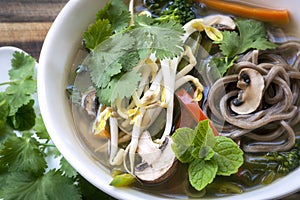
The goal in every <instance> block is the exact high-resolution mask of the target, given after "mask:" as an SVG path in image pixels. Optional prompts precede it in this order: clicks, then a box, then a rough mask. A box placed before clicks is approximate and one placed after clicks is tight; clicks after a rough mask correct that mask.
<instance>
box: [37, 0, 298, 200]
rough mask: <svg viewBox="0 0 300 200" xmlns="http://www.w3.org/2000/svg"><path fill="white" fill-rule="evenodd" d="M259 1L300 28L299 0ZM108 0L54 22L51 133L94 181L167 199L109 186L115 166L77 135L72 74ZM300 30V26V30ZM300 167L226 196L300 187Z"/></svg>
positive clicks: (278, 193)
mask: <svg viewBox="0 0 300 200" xmlns="http://www.w3.org/2000/svg"><path fill="white" fill-rule="evenodd" d="M247 2H253V3H254V4H257V5H263V6H268V5H269V6H270V7H272V8H287V9H288V10H290V11H291V13H293V14H292V23H293V24H294V26H295V27H297V28H296V29H297V30H299V28H300V12H298V8H299V6H300V2H299V1H298V0H289V1H286V0H269V1H261V0H251V1H250V0H248V1H247ZM105 3H106V1H105V0H84V1H83V0H70V1H69V2H68V3H67V5H66V6H65V7H64V8H63V10H62V11H61V13H60V14H59V15H58V17H57V19H56V20H55V22H54V24H53V25H52V27H51V29H50V31H49V33H48V35H47V37H46V39H45V42H44V45H43V47H42V51H41V56H40V59H39V61H40V66H39V70H38V98H39V105H40V109H41V113H42V115H43V118H44V121H45V125H46V127H47V129H48V131H49V134H50V136H51V138H52V140H53V142H54V143H55V145H56V146H57V147H58V149H59V150H60V151H61V153H62V154H63V155H64V157H65V158H66V159H67V161H68V162H69V163H70V164H71V165H72V166H73V167H74V168H75V169H76V170H77V171H78V172H79V173H80V174H81V175H82V176H83V177H85V178H86V179H87V180H88V181H89V182H91V183H92V184H94V185H95V186H96V187H98V188H99V189H101V190H103V191H104V192H106V193H108V194H109V195H111V196H113V197H115V198H117V199H152V200H155V199H161V198H159V197H157V196H153V195H151V194H146V193H143V192H140V191H137V190H133V189H130V188H115V187H112V186H109V182H110V181H111V176H110V174H109V171H108V170H107V169H105V168H104V167H103V166H101V165H100V164H99V163H98V162H97V161H96V160H95V159H94V158H93V157H92V156H91V155H90V154H89V153H88V151H86V149H85V148H84V147H83V145H82V143H81V142H80V141H79V139H78V138H77V136H76V134H75V125H74V122H73V118H72V113H71V106H70V104H69V102H68V99H67V96H66V92H65V89H66V86H67V84H68V73H69V72H70V66H71V64H72V63H73V61H74V57H75V54H76V51H77V49H78V46H79V45H80V42H81V39H82V33H83V31H84V30H86V28H87V26H88V24H89V23H90V22H91V21H92V20H93V19H94V16H95V14H96V12H97V11H98V10H99V9H100V8H101V7H102V6H103V5H104V4H105ZM299 32H300V31H299ZM299 178H300V168H299V169H297V170H295V171H294V172H292V173H291V174H289V175H288V176H286V177H284V178H282V179H280V180H277V181H275V182H274V183H272V184H271V185H269V186H266V187H263V188H261V189H257V190H254V191H251V192H246V193H243V194H241V195H237V196H231V197H229V198H224V199H231V200H234V199H244V200H246V199H255V200H258V199H274V198H279V197H282V196H285V195H287V194H290V193H292V192H294V191H296V190H298V189H300V181H299Z"/></svg>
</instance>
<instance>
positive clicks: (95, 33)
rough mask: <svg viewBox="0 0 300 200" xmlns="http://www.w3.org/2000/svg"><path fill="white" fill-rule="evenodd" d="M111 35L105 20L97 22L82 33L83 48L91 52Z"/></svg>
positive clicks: (109, 27) (108, 24)
mask: <svg viewBox="0 0 300 200" xmlns="http://www.w3.org/2000/svg"><path fill="white" fill-rule="evenodd" d="M111 35H112V29H111V25H110V22H109V21H108V20H106V19H104V20H97V21H96V22H95V23H93V24H91V25H90V26H89V28H88V29H87V30H86V31H85V32H84V33H83V40H84V44H85V47H86V48H88V49H90V50H93V49H95V48H96V46H97V45H98V44H100V43H101V42H103V41H104V40H106V39H107V38H108V37H109V36H111Z"/></svg>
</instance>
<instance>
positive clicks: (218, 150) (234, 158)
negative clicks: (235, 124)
mask: <svg viewBox="0 0 300 200" xmlns="http://www.w3.org/2000/svg"><path fill="white" fill-rule="evenodd" d="M216 139H217V142H216V145H215V146H214V148H213V150H214V151H215V157H214V158H215V160H216V161H217V163H218V172H217V174H218V175H223V176H229V175H230V174H233V173H236V172H237V171H238V168H239V167H240V166H241V165H242V164H243V162H244V160H243V156H242V155H243V151H242V150H241V149H240V148H239V147H238V145H237V144H236V143H234V142H232V140H231V139H229V138H227V137H221V136H217V137H216Z"/></svg>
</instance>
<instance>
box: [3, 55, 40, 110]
mask: <svg viewBox="0 0 300 200" xmlns="http://www.w3.org/2000/svg"><path fill="white" fill-rule="evenodd" d="M11 64H12V69H10V70H9V72H8V73H9V77H10V84H9V86H8V87H7V88H6V91H5V92H6V96H7V98H6V99H7V101H8V103H9V105H10V113H9V115H10V116H12V115H14V114H15V113H16V112H17V111H18V109H19V108H20V107H21V106H23V105H26V104H28V103H29V101H30V100H31V94H33V93H35V92H36V88H37V85H36V80H35V79H34V78H33V77H34V73H35V69H34V67H35V60H34V59H33V58H32V57H31V56H29V55H26V54H25V53H23V52H15V53H14V58H13V59H12V62H11Z"/></svg>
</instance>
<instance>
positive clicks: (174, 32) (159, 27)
mask: <svg viewBox="0 0 300 200" xmlns="http://www.w3.org/2000/svg"><path fill="white" fill-rule="evenodd" d="M183 33H184V31H183V29H182V26H181V25H180V24H178V23H177V22H176V21H173V20H170V21H165V22H161V23H157V22H156V21H155V20H154V19H152V18H151V17H147V16H143V15H142V16H137V17H135V27H134V29H133V30H132V36H133V37H134V38H136V43H137V47H138V49H139V50H141V51H143V50H149V49H150V50H151V51H152V52H153V53H155V55H156V57H157V58H158V59H164V58H173V57H176V56H178V55H179V54H180V53H181V52H182V46H183V42H182V40H181V39H180V37H181V36H182V35H183Z"/></svg>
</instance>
